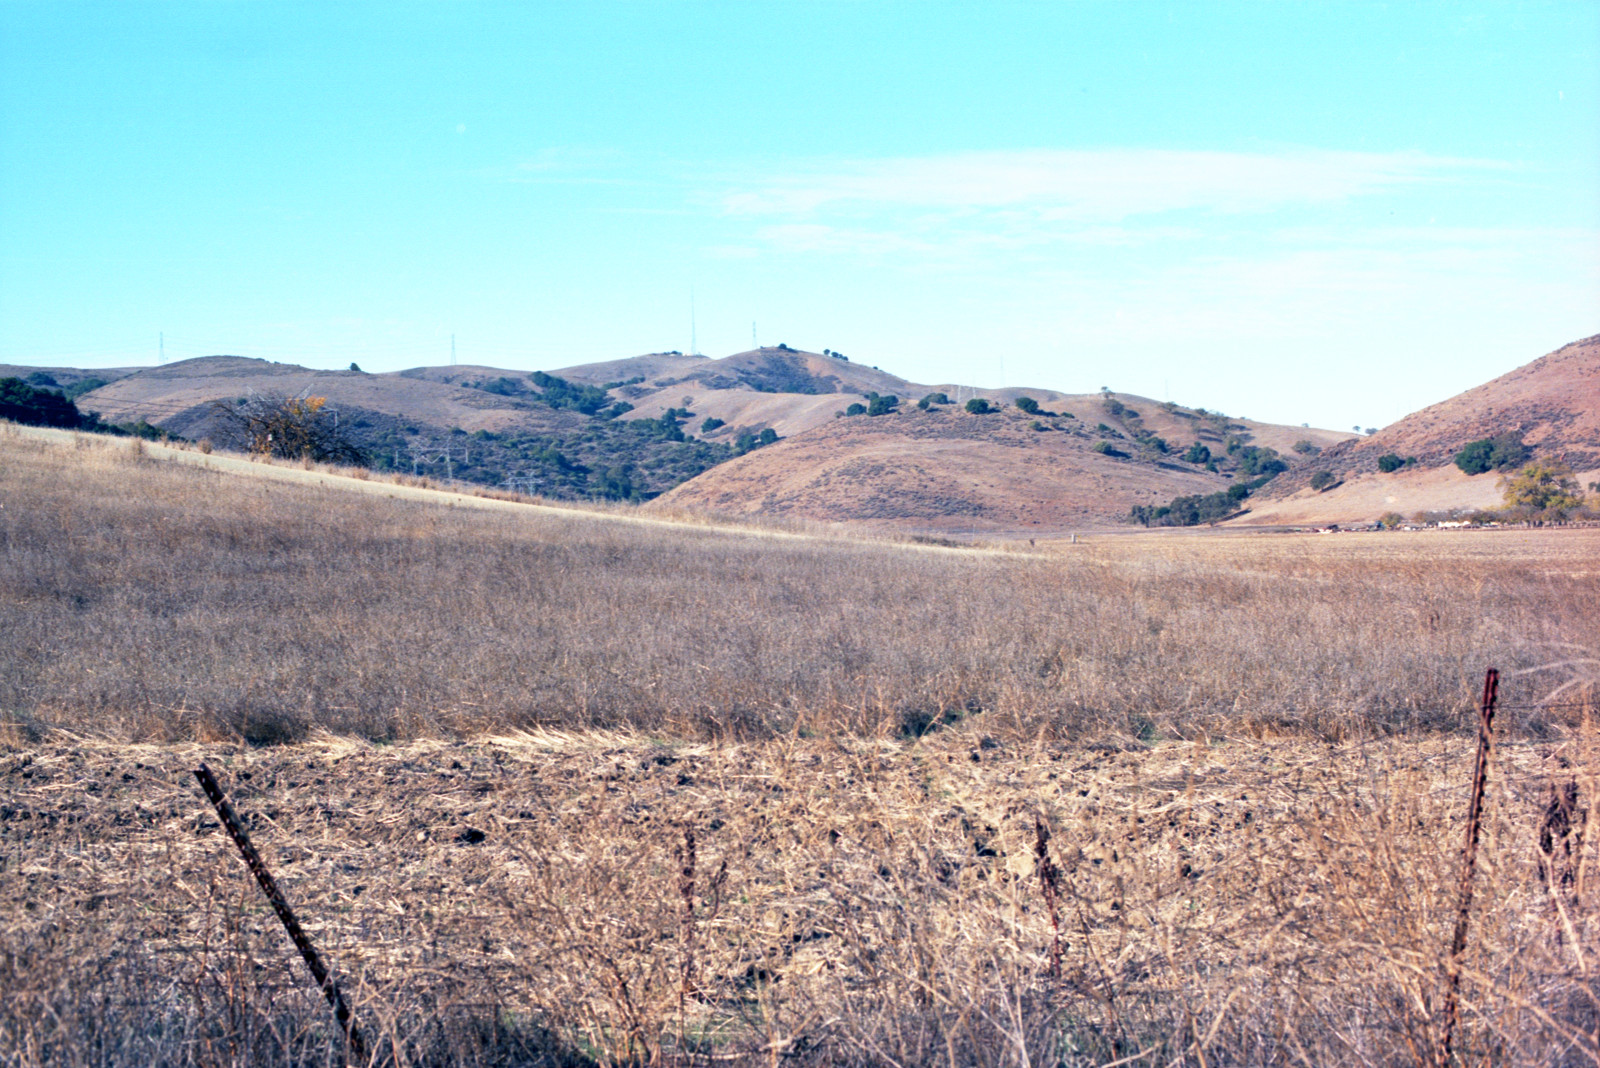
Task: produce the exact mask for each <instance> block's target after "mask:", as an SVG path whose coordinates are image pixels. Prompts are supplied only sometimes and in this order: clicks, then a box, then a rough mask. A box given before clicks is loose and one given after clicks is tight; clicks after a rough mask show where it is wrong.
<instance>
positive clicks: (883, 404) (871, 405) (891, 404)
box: [867, 393, 900, 416]
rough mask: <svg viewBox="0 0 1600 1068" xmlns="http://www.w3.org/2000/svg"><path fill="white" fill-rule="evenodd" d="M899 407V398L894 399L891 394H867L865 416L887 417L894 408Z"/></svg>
mask: <svg viewBox="0 0 1600 1068" xmlns="http://www.w3.org/2000/svg"><path fill="white" fill-rule="evenodd" d="M899 405H900V398H899V397H896V396H895V395H894V394H893V393H890V394H887V395H885V396H879V395H878V394H876V393H868V394H867V415H869V416H875V415H888V414H889V413H890V412H892V411H894V410H895V408H897V407H899Z"/></svg>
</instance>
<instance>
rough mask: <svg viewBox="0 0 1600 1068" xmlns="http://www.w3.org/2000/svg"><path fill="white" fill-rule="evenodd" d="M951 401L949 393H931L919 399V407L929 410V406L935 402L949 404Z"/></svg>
mask: <svg viewBox="0 0 1600 1068" xmlns="http://www.w3.org/2000/svg"><path fill="white" fill-rule="evenodd" d="M949 403H950V397H949V395H948V394H945V393H930V394H928V395H927V396H926V397H923V398H922V399H921V400H919V401H917V407H918V408H921V409H922V410H923V411H927V410H928V409H929V408H931V407H933V406H934V405H935V404H949Z"/></svg>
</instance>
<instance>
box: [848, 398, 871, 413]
mask: <svg viewBox="0 0 1600 1068" xmlns="http://www.w3.org/2000/svg"><path fill="white" fill-rule="evenodd" d="M844 414H845V415H866V414H867V406H866V405H865V404H862V403H861V402H860V401H857V402H856V403H854V404H852V405H850V406H849V407H848V408H846V409H845V410H844Z"/></svg>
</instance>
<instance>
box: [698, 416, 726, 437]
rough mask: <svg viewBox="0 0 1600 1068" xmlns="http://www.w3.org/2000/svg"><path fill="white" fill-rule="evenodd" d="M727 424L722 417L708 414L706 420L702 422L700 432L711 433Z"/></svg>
mask: <svg viewBox="0 0 1600 1068" xmlns="http://www.w3.org/2000/svg"><path fill="white" fill-rule="evenodd" d="M726 425H727V424H725V423H724V422H723V421H722V420H721V419H718V418H717V417H716V416H713V415H708V416H706V421H705V422H703V423H701V424H700V433H702V434H709V433H711V432H712V431H713V430H715V429H717V428H718V427H720V426H726Z"/></svg>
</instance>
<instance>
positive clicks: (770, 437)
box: [756, 426, 778, 445]
mask: <svg viewBox="0 0 1600 1068" xmlns="http://www.w3.org/2000/svg"><path fill="white" fill-rule="evenodd" d="M777 440H778V432H777V431H776V430H774V429H772V428H771V427H770V426H769V427H767V428H766V429H764V430H762V431H761V433H759V434H757V435H756V444H757V445H771V444H772V443H773V442H775V441H777Z"/></svg>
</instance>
